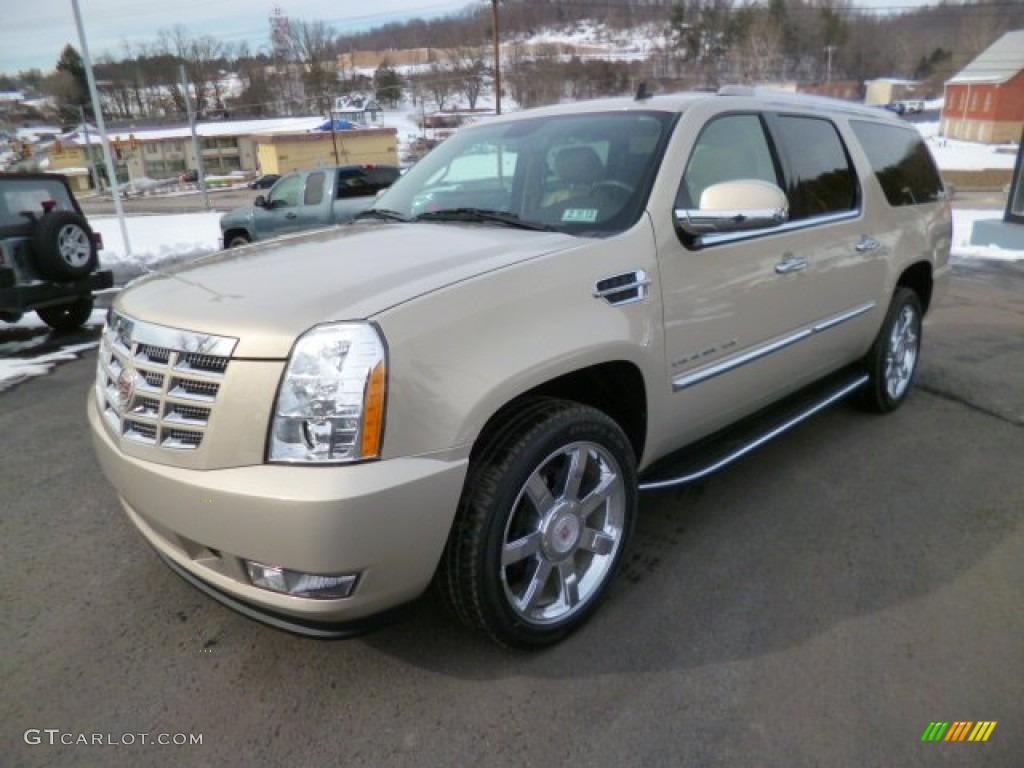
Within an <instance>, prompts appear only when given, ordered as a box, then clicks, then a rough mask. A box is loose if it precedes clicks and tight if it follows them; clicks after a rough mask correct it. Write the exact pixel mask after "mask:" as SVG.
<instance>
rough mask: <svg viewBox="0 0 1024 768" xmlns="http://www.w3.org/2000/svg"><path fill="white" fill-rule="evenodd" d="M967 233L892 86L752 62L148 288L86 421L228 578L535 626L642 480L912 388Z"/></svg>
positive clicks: (351, 608) (565, 622)
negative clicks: (833, 94) (426, 603)
mask: <svg viewBox="0 0 1024 768" xmlns="http://www.w3.org/2000/svg"><path fill="white" fill-rule="evenodd" d="M950 235H951V219H950V211H949V205H948V203H947V202H946V200H945V199H944V193H943V188H942V184H941V181H940V179H939V176H938V173H937V172H936V170H935V165H934V163H933V161H932V158H931V157H930V155H929V153H928V150H927V149H926V147H925V146H924V144H923V143H922V141H921V139H920V137H919V136H918V134H917V133H916V132H915V131H914V130H913V128H911V127H908V126H907V125H906V124H904V123H903V122H901V121H900V120H899V119H897V118H896V117H894V116H892V115H888V114H887V113H885V112H884V111H880V110H874V109H867V108H863V107H859V106H856V105H853V104H847V103H842V102H835V101H829V100H823V99H811V98H804V97H797V96H793V95H787V94H782V93H775V92H771V91H763V90H760V89H750V88H738V87H732V88H726V89H723V90H722V91H720V92H719V93H717V94H678V95H663V96H655V97H649V96H647V95H646V94H644V95H642V96H639V97H638V98H637V99H615V100H607V101H599V102H586V103H576V104H569V105H560V106H555V107H550V108H545V109H539V110H533V111H528V112H522V113H518V114H514V115H506V116H502V117H500V118H496V119H493V120H487V121H484V122H481V124H479V125H476V126H473V127H470V128H465V129H463V130H461V131H459V132H458V133H457V134H456V135H454V136H453V137H452V138H450V139H449V140H447V141H445V142H444V143H443V144H441V145H440V146H439V147H437V148H436V149H435V150H434V151H432V152H431V153H430V154H429V155H427V156H426V157H425V158H423V160H421V161H420V162H419V163H418V164H417V165H416V166H414V167H413V168H412V169H411V170H409V172H408V173H407V174H405V175H404V176H403V177H402V178H401V179H400V180H399V181H398V182H397V183H395V185H394V186H393V187H391V188H390V189H389V190H388V191H386V192H385V193H383V194H382V195H381V196H380V197H379V198H378V199H377V201H376V204H375V206H374V207H373V208H372V209H370V210H368V211H366V212H365V213H364V214H363V215H362V216H361V217H360V219H359V220H358V221H356V222H354V223H352V224H350V225H347V226H345V227H342V228H339V229H335V230H333V231H331V232H321V233H316V234H311V235H306V236H300V237H295V238H292V239H288V240H284V241H278V242H274V243H267V244H263V245H258V246H250V247H246V248H243V249H238V250H233V251H231V252H230V253H223V254H218V255H214V256H212V257H208V258H204V259H201V260H199V261H196V262H193V263H191V264H189V265H186V266H181V267H178V268H175V269H173V270H169V271H163V272H159V273H155V274H151V275H149V276H147V277H146V278H144V279H142V280H140V281H138V282H136V283H134V284H132V286H131V287H130V288H128V289H127V290H125V291H124V292H122V293H121V294H120V296H119V297H118V298H117V300H116V302H115V304H114V307H113V309H112V310H111V312H110V315H109V320H108V323H107V326H106V329H105V330H104V332H103V336H102V344H101V348H100V354H99V365H98V370H97V378H96V386H95V388H94V390H93V392H92V394H91V396H90V402H89V420H90V423H91V426H92V433H93V436H94V438H95V445H96V450H97V452H98V454H99V458H100V461H101V463H102V466H103V469H104V471H105V473H106V475H107V477H108V478H109V479H110V481H111V482H112V483H113V485H114V486H115V487H116V489H117V492H118V494H119V496H120V498H121V502H122V504H123V506H124V509H125V511H126V512H127V514H128V516H129V518H130V519H131V520H132V522H133V523H134V524H135V525H136V526H137V527H138V529H139V530H140V531H141V532H142V533H143V535H144V536H145V537H146V538H147V539H148V540H149V542H150V544H152V546H153V547H154V548H155V549H156V551H157V552H158V553H159V554H160V556H161V557H162V558H163V559H164V560H165V561H166V563H167V564H168V565H169V566H170V567H171V568H173V569H174V570H175V571H176V572H178V573H179V574H180V575H181V576H182V577H184V578H185V579H186V580H187V581H189V582H190V583H192V584H193V585H195V586H196V587H198V588H200V589H202V590H203V591H205V592H207V593H208V594H210V595H211V596H213V597H214V598H216V599H217V600H220V601H221V602H223V603H225V604H227V605H229V606H231V607H233V608H235V609H237V610H239V611H242V612H243V613H245V614H247V615H249V616H251V617H253V618H256V619H259V620H261V621H264V622H267V623H269V624H272V625H275V626H278V627H281V628H283V629H288V630H291V631H295V632H301V633H304V634H309V635H314V636H337V635H341V634H345V633H348V632H351V631H354V630H356V629H359V628H362V627H364V626H365V625H366V624H367V623H369V622H372V621H373V620H375V619H379V618H380V616H381V615H383V614H385V613H387V612H388V611H389V610H390V609H393V608H396V607H398V606H401V605H402V604H404V603H407V602H409V601H411V600H414V599H415V598H416V597H417V596H419V595H420V594H421V593H423V592H424V590H426V589H427V588H428V586H430V585H431V584H432V583H433V584H434V585H435V586H436V587H437V588H438V590H439V592H440V593H441V594H442V595H443V596H444V597H445V599H446V600H447V602H448V603H449V604H450V605H451V607H452V608H453V610H454V612H455V614H456V615H457V616H459V617H460V619H462V620H463V621H464V622H465V623H466V624H468V625H469V626H471V627H473V628H476V629H478V630H480V631H481V632H483V633H484V634H485V635H487V636H488V637H490V638H492V639H494V640H496V641H498V642H500V643H502V644H505V645H511V646H518V647H538V646H542V645H545V644H550V643H553V642H556V641H558V640H560V639H561V638H563V637H564V636H565V635H566V634H568V633H569V632H571V631H572V630H574V629H576V628H577V627H578V626H579V625H580V624H582V623H583V622H584V621H585V620H586V619H587V617H588V616H590V615H591V614H592V613H593V611H594V609H595V608H596V606H597V605H598V603H599V601H600V599H601V596H602V594H603V593H604V592H605V591H606V589H607V587H608V585H609V583H610V582H611V580H612V578H613V577H614V575H615V573H616V570H617V568H618V566H619V564H620V563H621V561H622V558H623V553H624V552H625V550H626V547H627V545H628V543H629V538H630V532H631V531H632V530H633V526H634V522H635V518H636V514H637V506H638V505H637V499H638V494H639V493H640V492H641V491H642V490H645V489H649V488H660V487H665V486H668V485H675V484H680V483H685V482H689V481H691V480H693V479H695V478H698V477H703V476H704V475H705V474H707V473H708V472H710V471H713V470H714V469H716V468H717V467H720V466H723V465H724V464H726V463H728V462H729V461H730V460H732V459H735V458H737V457H739V456H742V455H743V454H745V453H746V452H747V451H749V450H750V449H751V448H752V447H754V446H756V445H760V444H762V443H764V442H766V441H767V440H768V439H769V438H771V437H773V436H775V435H776V434H779V433H780V432H781V431H782V430H784V429H785V428H786V427H788V426H791V425H793V424H795V423H798V422H799V421H800V420H802V419H804V418H806V417H807V416H809V415H810V414H813V413H814V412H815V411H817V410H820V409H821V408H822V407H824V406H826V405H828V404H829V403H832V402H834V401H836V400H838V399H840V398H844V397H847V396H852V397H855V398H857V399H858V400H859V401H860V402H861V403H862V404H864V405H865V406H867V407H868V408H869V409H872V410H875V411H880V412H884V411H890V410H892V409H894V408H896V407H897V406H899V405H900V403H902V402H903V400H904V399H905V398H906V396H907V394H908V392H909V390H910V387H911V383H912V380H913V377H914V370H915V367H916V363H917V360H918V354H919V351H920V343H921V321H922V316H923V315H924V313H925V312H926V311H927V310H928V307H929V305H930V304H931V303H932V301H933V297H934V295H935V291H936V287H937V285H938V284H939V282H940V280H941V279H942V278H943V277H944V276H945V275H946V273H947V271H948V269H949V265H948V259H949V247H950ZM722 435H728V438H729V439H728V440H719V439H717V438H718V437H720V436H722ZM683 460H685V464H680V463H679V462H680V461H683Z"/></svg>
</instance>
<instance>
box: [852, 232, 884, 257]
mask: <svg viewBox="0 0 1024 768" xmlns="http://www.w3.org/2000/svg"><path fill="white" fill-rule="evenodd" d="M853 247H854V248H855V249H857V253H867V252H869V251H877V250H878V249H879V248H881V247H882V244H881V243H880V242H878V241H877V240H875V238H873V237H869V236H868V235H861V236H860V240H858V241H857V244H856V245H855V246H853Z"/></svg>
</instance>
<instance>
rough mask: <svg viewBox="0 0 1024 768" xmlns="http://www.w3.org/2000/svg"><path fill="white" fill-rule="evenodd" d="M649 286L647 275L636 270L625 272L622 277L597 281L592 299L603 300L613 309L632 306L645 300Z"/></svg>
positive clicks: (616, 276)
mask: <svg viewBox="0 0 1024 768" xmlns="http://www.w3.org/2000/svg"><path fill="white" fill-rule="evenodd" d="M650 284H651V281H650V280H648V279H647V273H646V272H644V271H643V270H642V269H638V270H636V271H635V272H626V273H625V274H622V275H615V277H606V278H604V280H598V281H597V285H596V286H595V287H594V288H595V290H594V298H595V299H604V300H605V301H607V302H608V303H609V304H611V305H612V306H613V307H618V306H621V305H623V304H632V303H633V302H636V301H643V300H644V299H646V298H647V295H648V294H649V293H650V289H649V286H650Z"/></svg>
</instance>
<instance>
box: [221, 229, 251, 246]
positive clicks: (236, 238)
mask: <svg viewBox="0 0 1024 768" xmlns="http://www.w3.org/2000/svg"><path fill="white" fill-rule="evenodd" d="M251 242H252V240H251V239H250V238H249V236H248V235H247V234H245V233H244V232H232V233H231V234H230V235H228V236H227V237H226V238H225V239H224V247H225V248H241V247H242V246H243V245H248V244H249V243H251Z"/></svg>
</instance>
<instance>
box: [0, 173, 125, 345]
mask: <svg viewBox="0 0 1024 768" xmlns="http://www.w3.org/2000/svg"><path fill="white" fill-rule="evenodd" d="M102 247H103V244H102V241H101V239H100V236H99V235H98V234H96V233H94V232H93V231H92V227H90V226H89V222H88V221H86V219H85V216H84V215H83V214H82V209H81V208H80V207H79V205H78V201H77V200H75V196H74V193H73V192H72V191H71V187H70V186H69V185H68V181H67V179H66V178H64V177H63V176H57V175H54V174H49V173H0V320H3V321H6V322H9V323H13V322H17V321H18V320H20V319H21V317H22V315H23V314H24V313H25V312H28V311H30V310H35V312H36V314H37V315H39V318H40V319H41V320H42V321H43V322H44V323H46V324H47V325H49V326H50V327H51V328H53V329H55V330H58V331H68V330H73V329H75V328H78V327H79V326H80V325H82V324H83V323H84V322H85V321H86V320H88V319H89V314H90V312H92V305H93V292H94V291H99V290H102V289H104V288H109V287H110V286H112V285H113V284H114V278H113V273H112V272H111V271H110V270H101V269H100V268H99V258H98V256H97V251H99V249H100V248H102Z"/></svg>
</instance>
